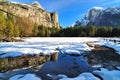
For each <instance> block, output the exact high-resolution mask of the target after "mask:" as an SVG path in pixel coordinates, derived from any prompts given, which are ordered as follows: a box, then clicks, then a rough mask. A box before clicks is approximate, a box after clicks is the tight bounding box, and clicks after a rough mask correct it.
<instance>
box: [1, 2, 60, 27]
mask: <svg viewBox="0 0 120 80" xmlns="http://www.w3.org/2000/svg"><path fill="white" fill-rule="evenodd" d="M0 9H1V10H3V11H5V12H8V13H10V14H13V15H15V16H19V17H26V18H29V19H30V20H31V21H33V22H35V23H37V24H38V25H44V26H49V27H52V26H54V27H59V24H58V13H57V12H53V13H50V12H46V11H45V10H44V9H43V8H42V7H41V5H40V4H39V3H37V2H35V3H33V4H20V3H10V2H0Z"/></svg>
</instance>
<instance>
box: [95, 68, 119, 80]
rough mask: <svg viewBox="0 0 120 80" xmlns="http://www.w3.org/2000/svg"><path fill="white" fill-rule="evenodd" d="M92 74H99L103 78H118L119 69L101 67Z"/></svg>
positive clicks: (114, 79)
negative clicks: (110, 69)
mask: <svg viewBox="0 0 120 80" xmlns="http://www.w3.org/2000/svg"><path fill="white" fill-rule="evenodd" d="M94 74H96V75H98V76H101V77H102V79H103V80H120V71H119V70H112V71H109V70H107V69H105V68H101V71H94Z"/></svg>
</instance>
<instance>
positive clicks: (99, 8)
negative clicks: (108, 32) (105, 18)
mask: <svg viewBox="0 0 120 80" xmlns="http://www.w3.org/2000/svg"><path fill="white" fill-rule="evenodd" d="M92 9H97V10H103V9H104V8H103V7H93V8H92Z"/></svg>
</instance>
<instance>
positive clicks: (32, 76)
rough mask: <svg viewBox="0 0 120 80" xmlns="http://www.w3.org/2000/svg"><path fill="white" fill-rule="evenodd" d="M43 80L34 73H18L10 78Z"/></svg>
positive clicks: (14, 79) (15, 79)
mask: <svg viewBox="0 0 120 80" xmlns="http://www.w3.org/2000/svg"><path fill="white" fill-rule="evenodd" d="M27 79H29V80H41V79H40V78H38V77H36V76H35V75H34V74H26V75H16V76H13V77H11V78H10V79H9V80H27Z"/></svg>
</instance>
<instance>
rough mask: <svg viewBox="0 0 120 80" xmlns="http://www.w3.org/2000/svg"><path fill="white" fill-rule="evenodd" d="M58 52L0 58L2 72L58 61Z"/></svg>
mask: <svg viewBox="0 0 120 80" xmlns="http://www.w3.org/2000/svg"><path fill="white" fill-rule="evenodd" d="M57 59H58V53H57V52H55V53H51V55H40V54H37V55H23V56H21V57H16V58H13V57H9V58H3V59H0V72H4V71H7V70H12V69H19V68H24V67H36V66H39V65H42V64H43V63H45V62H47V61H57Z"/></svg>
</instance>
